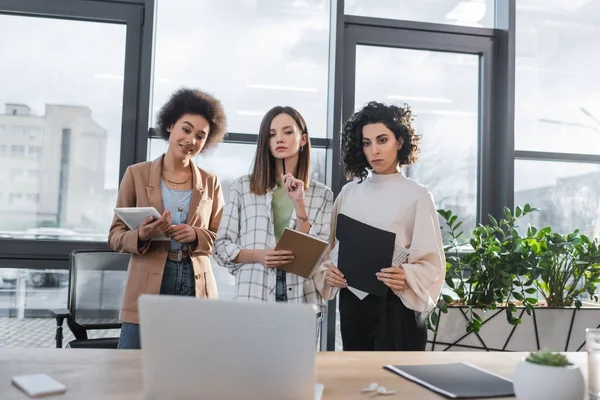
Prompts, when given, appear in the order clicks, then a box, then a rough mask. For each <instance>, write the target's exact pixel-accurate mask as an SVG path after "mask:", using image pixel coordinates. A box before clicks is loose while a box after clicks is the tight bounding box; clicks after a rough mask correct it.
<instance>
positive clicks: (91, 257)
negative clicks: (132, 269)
mask: <svg viewBox="0 0 600 400" xmlns="http://www.w3.org/2000/svg"><path fill="white" fill-rule="evenodd" d="M129 257H130V255H129V254H126V253H115V252H113V251H110V250H75V251H73V252H72V253H71V257H70V266H69V299H68V306H67V308H68V309H69V311H70V313H71V319H72V320H73V322H75V323H76V324H78V325H81V326H82V327H83V328H85V329H118V328H120V326H121V324H120V322H119V310H120V309H121V302H122V300H123V292H124V289H125V282H126V281H127V266H128V264H129Z"/></svg>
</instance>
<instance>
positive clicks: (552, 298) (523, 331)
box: [426, 204, 600, 351]
mask: <svg viewBox="0 0 600 400" xmlns="http://www.w3.org/2000/svg"><path fill="white" fill-rule="evenodd" d="M536 211H537V210H536V209H535V208H532V207H531V206H530V205H529V204H526V205H525V206H524V207H523V208H521V207H516V208H515V210H514V213H513V212H511V211H510V210H508V209H505V218H503V219H501V220H499V221H497V220H496V219H494V218H493V217H489V221H490V222H489V223H488V224H487V225H483V224H481V225H479V226H478V227H476V228H475V229H474V230H473V231H472V232H471V234H470V235H469V240H466V239H465V235H464V233H463V232H462V231H461V230H460V227H461V225H462V222H461V221H460V220H459V219H458V217H457V216H456V215H454V214H453V213H452V211H450V210H439V211H438V212H439V214H440V215H441V217H442V219H443V221H444V222H445V224H444V225H445V227H446V232H445V236H446V237H448V238H449V240H448V241H449V243H448V245H447V246H446V247H445V251H446V260H447V263H446V286H447V288H446V289H445V291H444V293H443V294H442V295H441V297H440V299H439V301H438V307H437V308H436V309H435V310H433V311H432V312H431V313H430V314H429V315H428V318H427V319H426V322H427V326H428V328H429V343H430V347H429V348H430V349H432V350H436V349H441V350H449V349H453V350H461V349H464V348H476V349H483V350H513V351H531V350H539V349H540V348H543V347H550V348H557V347H560V348H561V349H562V346H564V350H565V351H579V350H581V349H583V343H584V338H583V334H582V332H583V330H582V329H583V328H585V327H588V326H597V325H598V324H599V323H600V308H598V307H589V306H590V305H591V302H588V303H586V306H587V307H582V305H583V301H585V299H584V298H583V296H589V299H590V300H593V301H596V302H597V301H598V297H597V296H596V290H597V287H598V284H600V242H599V241H598V239H590V238H588V237H587V236H585V235H581V234H580V233H579V231H577V230H575V231H574V232H573V233H569V234H560V233H556V232H552V229H551V228H550V227H545V228H543V229H537V228H536V227H534V226H529V227H527V229H519V224H520V223H521V218H522V217H523V216H526V215H528V214H531V213H533V212H536ZM520 232H522V233H520ZM465 247H467V249H465ZM538 298H539V299H540V300H541V302H538ZM501 314H505V316H506V320H507V321H508V324H506V323H504V324H502V315H501ZM442 316H443V317H442ZM523 321H525V323H523ZM542 332H543V333H542Z"/></svg>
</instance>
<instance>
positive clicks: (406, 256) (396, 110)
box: [313, 102, 446, 351]
mask: <svg viewBox="0 0 600 400" xmlns="http://www.w3.org/2000/svg"><path fill="white" fill-rule="evenodd" d="M411 124H412V114H411V110H410V108H409V107H408V106H406V107H405V108H402V107H397V106H394V105H385V104H382V103H377V102H370V103H368V104H367V105H366V106H365V107H364V108H363V109H362V110H360V111H359V112H357V113H356V114H354V115H353V116H352V117H351V118H350V120H348V121H347V122H346V123H345V125H344V128H343V131H342V153H343V154H342V156H343V161H344V167H345V171H346V173H347V174H348V175H350V176H352V177H354V178H358V179H356V180H354V181H353V182H351V183H348V184H346V185H345V186H344V187H343V188H342V191H341V193H340V195H339V196H338V197H337V199H336V201H335V204H334V206H333V211H332V224H331V225H332V226H331V234H330V238H329V242H330V249H331V250H330V251H329V254H326V258H325V259H324V260H325V262H324V263H323V264H322V265H321V267H320V268H319V270H318V271H317V273H315V275H314V276H313V280H314V281H315V285H316V287H317V289H318V290H319V292H320V293H321V295H322V296H323V298H324V299H329V300H331V299H333V298H335V296H336V295H337V293H338V292H339V293H340V296H339V310H340V323H341V334H342V341H343V346H344V350H350V351H352V350H357V351H367V350H375V351H385V350H392V351H416V350H424V349H425V345H426V342H427V332H426V329H425V324H424V319H423V317H422V313H426V312H428V311H431V310H432V309H433V308H434V307H435V304H436V300H437V299H438V297H439V295H440V292H441V289H442V285H443V282H444V275H445V270H446V261H445V256H444V251H443V247H442V239H441V232H440V226H439V222H438V218H437V212H436V208H435V205H434V201H433V197H432V195H431V193H430V192H429V190H428V189H427V188H426V187H425V186H423V185H422V184H420V183H418V182H416V181H414V180H412V179H409V178H407V177H406V176H404V174H403V173H402V171H401V170H400V168H399V167H401V166H404V165H410V164H412V163H414V162H415V161H416V160H417V155H418V153H419V139H420V138H419V136H418V135H417V134H416V133H415V131H414V129H413V127H412V125H411ZM369 172H370V173H369ZM342 214H343V215H346V216H348V217H350V218H352V219H355V220H357V221H359V222H362V223H365V224H368V225H371V226H373V227H375V228H379V229H382V230H386V231H389V232H392V233H395V235H396V238H395V247H394V255H393V259H394V260H400V261H399V262H398V264H397V265H390V266H389V267H387V268H383V269H382V270H381V271H380V272H378V273H377V274H376V277H377V279H378V280H379V281H381V282H383V283H384V284H385V285H386V286H387V287H388V288H387V295H386V297H379V296H375V295H372V294H367V293H365V292H362V291H360V290H357V289H356V288H353V287H351V286H348V282H347V281H346V279H345V278H344V274H343V273H342V272H341V271H340V270H339V269H338V268H337V266H336V263H337V252H338V247H339V243H338V240H337V239H336V222H337V217H338V215H342Z"/></svg>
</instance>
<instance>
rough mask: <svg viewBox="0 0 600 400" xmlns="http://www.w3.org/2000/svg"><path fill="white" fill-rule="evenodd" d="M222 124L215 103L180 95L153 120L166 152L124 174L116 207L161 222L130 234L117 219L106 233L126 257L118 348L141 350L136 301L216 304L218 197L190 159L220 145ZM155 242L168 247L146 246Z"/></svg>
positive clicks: (203, 96)
mask: <svg viewBox="0 0 600 400" xmlns="http://www.w3.org/2000/svg"><path fill="white" fill-rule="evenodd" d="M225 125H226V119H225V113H224V111H223V107H222V105H221V103H220V102H219V100H217V99H215V98H214V97H212V96H211V95H209V94H207V93H204V92H201V91H200V90H193V89H180V90H178V91H176V92H175V93H173V94H172V95H171V98H170V99H169V100H168V101H167V103H166V104H165V105H164V106H163V107H162V108H161V109H160V111H159V113H158V117H157V130H158V132H159V133H160V135H161V136H162V137H163V138H164V139H165V140H166V141H168V143H169V147H168V149H167V151H166V153H165V154H163V155H161V156H160V157H158V158H157V159H155V160H154V161H147V162H142V163H139V164H135V165H132V166H130V167H128V168H127V170H126V171H125V175H124V177H123V180H122V181H121V186H120V187H119V194H118V197H117V207H154V208H156V209H157V210H158V211H159V212H160V213H161V214H162V216H161V217H160V218H158V219H156V220H153V218H152V217H149V218H148V219H147V220H145V221H144V222H142V224H141V225H140V227H139V228H138V229H129V228H128V227H127V225H125V223H124V222H123V221H122V220H121V219H120V218H119V217H117V216H116V215H115V217H114V219H113V222H112V225H111V227H110V233H109V235H108V243H109V245H110V247H111V248H112V249H113V250H114V251H118V252H123V253H130V254H131V258H130V261H129V267H128V276H127V282H126V284H125V294H124V297H123V304H122V307H121V315H120V318H121V320H122V322H123V324H122V327H121V335H120V337H119V345H118V347H119V348H121V349H139V348H140V333H139V325H138V324H139V318H138V304H137V303H138V297H139V296H140V295H141V294H143V293H153V294H157V293H160V294H169V295H178V296H196V297H208V298H217V297H218V294H217V285H216V281H215V277H214V274H213V271H212V268H211V265H210V261H209V259H208V256H209V255H210V254H211V253H212V252H213V247H214V241H215V237H216V234H217V229H218V226H219V223H220V221H221V214H222V212H223V204H224V201H223V195H222V194H221V185H220V183H219V180H218V179H217V177H216V176H215V175H213V174H210V173H208V172H206V171H204V170H202V169H200V168H198V167H196V166H195V165H194V162H193V161H192V159H193V158H194V157H195V156H197V155H198V154H199V153H201V152H203V151H204V150H206V149H208V148H210V147H213V146H215V145H216V144H218V143H219V142H220V141H222V140H223V137H224V135H225ZM161 235H166V236H167V237H168V238H169V239H170V241H168V240H167V241H165V240H160V241H153V240H152V239H153V238H156V237H157V236H161Z"/></svg>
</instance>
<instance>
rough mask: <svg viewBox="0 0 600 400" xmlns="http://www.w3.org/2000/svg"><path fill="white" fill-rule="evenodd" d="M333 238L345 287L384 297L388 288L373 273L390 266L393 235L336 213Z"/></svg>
mask: <svg viewBox="0 0 600 400" xmlns="http://www.w3.org/2000/svg"><path fill="white" fill-rule="evenodd" d="M335 237H336V239H337V240H338V242H339V253H338V268H339V269H340V271H342V273H343V274H344V278H345V279H346V281H347V282H348V286H352V287H353V288H356V289H358V290H362V291H363V292H367V293H369V294H373V295H376V296H379V297H386V296H387V293H388V287H387V286H386V285H385V284H384V283H383V282H381V281H380V280H378V279H377V276H376V275H375V274H376V273H377V272H379V271H381V269H382V268H389V267H391V266H392V259H393V257H394V243H395V242H396V234H395V233H393V232H389V231H386V230H383V229H379V228H375V227H373V226H371V225H367V224H365V223H363V222H360V221H357V220H355V219H353V218H350V217H348V216H347V215H344V214H339V215H338V216H337V227H336V235H335Z"/></svg>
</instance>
